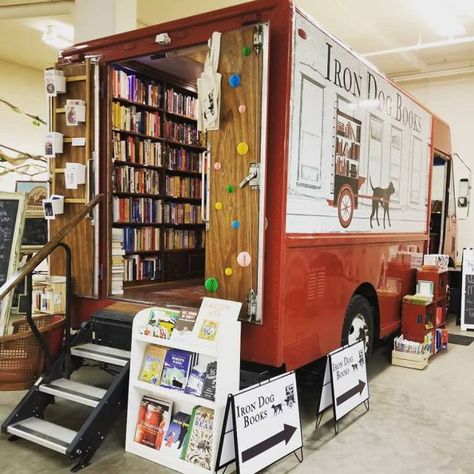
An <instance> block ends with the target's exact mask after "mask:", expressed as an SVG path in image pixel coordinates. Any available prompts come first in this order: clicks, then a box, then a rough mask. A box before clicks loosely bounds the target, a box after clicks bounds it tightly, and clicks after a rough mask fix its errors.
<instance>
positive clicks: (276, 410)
mask: <svg viewBox="0 0 474 474" xmlns="http://www.w3.org/2000/svg"><path fill="white" fill-rule="evenodd" d="M272 408H273V415H276V414H277V413H283V406H282V404H281V403H279V404H278V405H272Z"/></svg>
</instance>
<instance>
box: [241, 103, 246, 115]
mask: <svg viewBox="0 0 474 474" xmlns="http://www.w3.org/2000/svg"><path fill="white" fill-rule="evenodd" d="M246 110H247V107H246V106H245V105H244V104H241V105H239V112H240V113H241V114H243V113H245V111H246Z"/></svg>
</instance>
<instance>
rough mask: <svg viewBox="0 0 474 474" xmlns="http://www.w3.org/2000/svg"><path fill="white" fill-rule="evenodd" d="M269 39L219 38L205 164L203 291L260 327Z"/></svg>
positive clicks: (257, 31) (261, 34)
mask: <svg viewBox="0 0 474 474" xmlns="http://www.w3.org/2000/svg"><path fill="white" fill-rule="evenodd" d="M268 34H269V26H268V24H258V25H252V26H247V27H244V28H242V29H239V30H234V31H230V32H227V33H223V34H222V36H221V44H220V58H219V66H218V72H219V73H220V74H222V84H221V106H220V127H219V129H218V130H215V131H209V132H208V150H209V151H208V153H207V154H206V156H205V159H204V163H203V173H204V174H205V176H204V178H205V180H206V183H207V185H206V192H205V193H204V194H203V200H204V202H203V209H204V220H205V221H206V224H207V225H206V228H207V232H206V272H205V273H206V288H207V289H208V290H209V289H210V290H211V291H212V290H213V291H214V295H215V296H216V297H218V298H224V299H230V300H235V301H241V302H242V303H244V305H243V309H242V314H241V319H243V320H247V321H251V322H256V323H261V322H262V295H263V267H264V227H265V174H266V173H265V166H266V160H265V153H266V126H267V120H266V116H267V85H268V53H269V51H268ZM203 181H204V180H203ZM216 287H217V288H216Z"/></svg>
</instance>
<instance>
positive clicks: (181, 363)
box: [161, 349, 194, 390]
mask: <svg viewBox="0 0 474 474" xmlns="http://www.w3.org/2000/svg"><path fill="white" fill-rule="evenodd" d="M193 360H194V354H193V353H191V352H188V351H183V350H181V349H169V350H168V352H167V354H166V358H165V365H164V368H163V375H162V377H161V386H162V387H166V388H173V389H176V390H184V388H185V387H186V383H187V381H188V377H189V372H190V370H191V365H192V362H193Z"/></svg>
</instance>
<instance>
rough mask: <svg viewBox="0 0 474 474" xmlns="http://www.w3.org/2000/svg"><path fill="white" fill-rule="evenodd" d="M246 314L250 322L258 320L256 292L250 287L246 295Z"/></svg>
mask: <svg viewBox="0 0 474 474" xmlns="http://www.w3.org/2000/svg"><path fill="white" fill-rule="evenodd" d="M247 316H248V320H249V321H252V322H258V321H257V320H256V318H257V292H256V291H255V290H254V289H253V288H250V291H249V293H248V295H247Z"/></svg>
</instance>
